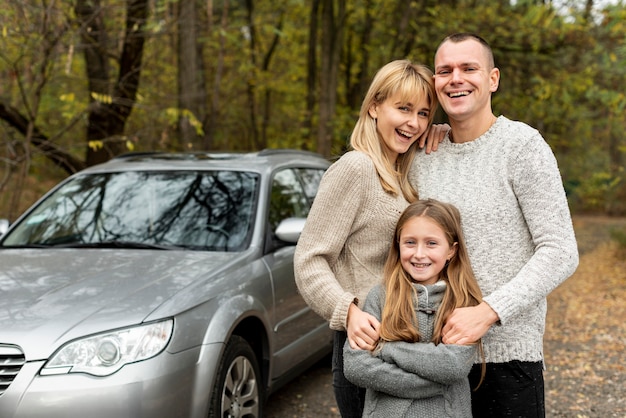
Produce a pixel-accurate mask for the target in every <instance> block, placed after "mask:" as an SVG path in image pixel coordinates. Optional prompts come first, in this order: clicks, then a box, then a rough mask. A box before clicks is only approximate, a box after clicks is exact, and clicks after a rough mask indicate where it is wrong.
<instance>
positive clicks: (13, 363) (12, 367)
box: [0, 345, 26, 396]
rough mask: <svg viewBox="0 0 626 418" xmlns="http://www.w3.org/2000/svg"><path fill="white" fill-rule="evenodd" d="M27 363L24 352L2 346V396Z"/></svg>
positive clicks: (0, 389) (0, 354)
mask: <svg viewBox="0 0 626 418" xmlns="http://www.w3.org/2000/svg"><path fill="white" fill-rule="evenodd" d="M25 362H26V358H25V357H24V353H22V350H20V349H19V348H17V347H15V346H12V345H0V396H2V394H3V393H4V392H5V391H6V390H7V389H8V388H9V385H11V383H12V382H13V380H14V379H15V376H17V374H18V373H19V372H20V369H21V368H22V366H23V365H24V363H25Z"/></svg>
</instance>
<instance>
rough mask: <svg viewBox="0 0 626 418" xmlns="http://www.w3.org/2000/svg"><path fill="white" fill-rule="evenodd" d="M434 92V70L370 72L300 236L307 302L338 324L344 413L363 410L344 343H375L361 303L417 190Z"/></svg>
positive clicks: (373, 324) (403, 65)
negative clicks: (418, 156)
mask: <svg viewBox="0 0 626 418" xmlns="http://www.w3.org/2000/svg"><path fill="white" fill-rule="evenodd" d="M436 107H437V96H436V94H435V91H434V86H433V77H432V72H431V71H430V70H429V69H428V68H427V67H425V66H423V65H419V64H414V63H412V62H410V61H407V60H398V61H392V62H390V63H389V64H387V65H385V66H384V67H382V68H381V69H380V70H379V71H378V73H377V74H376V76H375V77H374V79H373V81H372V83H371V85H370V87H369V90H368V92H367V94H366V96H365V99H364V100H363V103H362V105H361V111H360V114H359V119H358V121H357V122H356V125H355V127H354V131H353V132H352V135H351V137H350V146H351V148H352V150H351V151H349V152H347V153H346V154H344V155H343V156H342V157H341V158H340V159H339V160H338V161H337V162H335V163H334V164H333V165H332V166H331V167H330V168H329V169H328V170H327V172H326V174H325V175H324V177H323V179H322V181H321V183H320V187H319V190H318V193H317V196H316V198H315V201H314V203H313V206H312V208H311V212H310V213H309V216H308V219H307V222H306V225H305V227H304V230H303V232H302V235H301V236H300V240H299V241H298V246H297V248H296V254H295V260H294V262H295V276H296V283H297V285H298V289H299V290H300V293H301V294H302V296H303V298H304V299H305V300H306V302H307V303H308V304H309V305H310V306H311V308H312V309H313V310H314V311H315V312H317V313H318V314H319V315H321V316H322V317H323V318H325V319H326V320H327V321H329V324H330V328H331V329H333V330H335V331H336V332H335V336H334V348H333V366H332V369H333V387H334V390H335V398H336V401H337V405H338V406H339V411H340V413H341V415H342V417H344V418H345V417H361V415H362V413H363V402H364V395H365V390H364V389H362V388H358V387H357V386H355V385H353V384H352V383H350V382H349V381H347V380H346V378H345V376H344V374H343V346H344V343H345V341H346V339H347V340H348V342H349V344H350V346H351V347H352V348H355V349H362V350H372V349H373V348H374V344H375V343H376V341H378V339H379V334H378V327H379V322H378V320H377V319H376V318H375V317H374V316H372V315H370V314H368V313H365V312H363V311H362V310H361V309H360V308H359V300H365V297H366V296H367V293H368V292H369V290H370V289H371V288H372V287H373V286H374V285H375V284H377V283H379V282H380V280H381V277H382V273H383V266H384V263H385V258H386V257H387V253H388V251H389V247H390V243H391V241H392V237H393V234H394V228H395V225H396V222H397V220H398V217H399V216H400V214H401V213H402V212H403V210H404V209H405V208H406V207H407V206H408V205H409V203H411V202H414V201H416V200H417V192H416V190H415V189H414V188H413V187H412V186H411V185H410V183H409V181H408V172H409V168H410V166H411V163H412V161H413V156H414V154H415V152H416V150H417V147H418V145H419V144H418V139H419V138H420V137H421V136H422V135H423V134H424V133H425V132H426V131H427V130H428V128H429V126H430V124H431V122H432V118H433V115H434V113H435V109H436Z"/></svg>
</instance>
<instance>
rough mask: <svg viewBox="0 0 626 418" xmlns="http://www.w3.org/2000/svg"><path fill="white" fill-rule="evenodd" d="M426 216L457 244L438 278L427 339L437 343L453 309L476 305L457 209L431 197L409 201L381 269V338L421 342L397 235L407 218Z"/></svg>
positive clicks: (413, 295)
mask: <svg viewBox="0 0 626 418" xmlns="http://www.w3.org/2000/svg"><path fill="white" fill-rule="evenodd" d="M416 217H426V218H428V219H430V220H432V221H434V222H435V223H436V224H437V225H439V226H440V227H441V229H442V230H443V231H444V233H445V235H446V239H447V241H448V244H449V245H450V246H453V245H454V244H455V243H456V244H457V247H456V253H455V254H454V255H453V256H452V258H451V259H450V262H449V263H448V264H447V265H446V266H445V267H444V268H443V270H442V271H441V274H440V280H444V281H445V282H446V284H447V286H446V290H445V293H444V297H443V300H442V301H441V305H440V306H439V309H437V313H436V314H435V327H434V330H433V337H432V340H431V342H433V343H435V344H439V343H441V340H442V337H443V336H442V330H443V326H444V324H445V322H446V320H447V319H448V317H449V316H450V314H451V313H452V311H453V310H454V309H456V308H461V307H465V306H475V305H478V304H479V303H480V302H481V300H482V293H481V291H480V288H479V287H478V282H477V281H476V277H475V276H474V272H473V270H472V267H471V264H470V260H469V255H468V253H467V246H466V244H465V239H464V237H463V230H462V229H461V215H460V213H459V210H458V209H457V208H456V207H455V206H453V205H451V204H448V203H443V202H439V201H437V200H434V199H428V200H418V201H416V202H414V203H412V204H410V205H409V206H408V207H407V208H406V209H405V210H404V212H403V213H402V215H400V218H399V219H398V223H397V225H396V230H395V235H394V242H393V243H392V245H391V248H390V249H389V254H388V256H387V261H386V263H385V269H384V282H383V283H384V286H385V291H386V294H385V305H384V307H383V312H382V317H381V321H380V322H381V325H380V339H381V341H407V342H417V341H421V336H420V333H419V328H418V323H417V315H416V313H415V308H414V299H415V298H416V297H417V292H416V290H415V287H414V286H413V281H412V279H411V276H409V274H408V273H407V272H406V271H405V270H404V269H403V268H402V263H401V261H400V234H401V233H402V228H403V227H404V225H405V224H406V223H407V222H408V221H409V220H411V219H413V218H416Z"/></svg>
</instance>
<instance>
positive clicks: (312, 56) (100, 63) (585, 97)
mask: <svg viewBox="0 0 626 418" xmlns="http://www.w3.org/2000/svg"><path fill="white" fill-rule="evenodd" d="M459 31H468V32H476V33H478V34H480V35H481V36H483V37H484V38H486V39H487V40H488V41H489V42H490V43H491V45H492V47H493V50H494V56H495V60H496V65H497V66H498V67H499V68H500V70H501V82H500V88H499V90H498V92H497V93H496V94H495V95H494V97H493V106H494V110H495V113H496V114H504V115H506V116H507V117H509V118H511V119H517V120H522V121H524V122H526V123H528V124H530V125H532V126H534V127H536V128H537V129H539V130H540V132H541V133H542V134H543V136H544V137H545V139H546V141H547V142H548V143H549V144H550V146H551V147H552V149H553V151H554V153H555V155H556V157H557V159H558V161H559V165H560V168H561V172H562V175H563V180H564V183H565V188H566V191H567V194H568V199H569V202H570V206H571V207H572V210H573V212H575V213H601V214H608V215H625V214H626V173H625V171H624V159H625V155H626V138H625V136H624V131H625V128H626V111H625V108H626V95H625V88H624V86H625V85H626V8H625V7H624V3H623V2H622V1H621V0H620V1H613V2H610V3H609V2H600V1H593V0H578V1H530V0H517V1H501V0H489V1H487V0H485V1H480V0H473V1H469V0H413V1H410V0H262V1H254V0H126V1H122V0H108V1H107V0H69V1H68V0H38V1H35V0H28V1H25V0H20V1H18V0H6V1H5V2H4V3H3V8H2V9H1V10H0V77H1V80H2V82H0V218H7V219H9V220H11V221H12V220H14V219H15V218H16V217H17V216H18V215H19V214H20V213H21V212H22V211H23V210H24V209H25V208H26V207H28V206H29V205H31V204H32V203H33V202H34V201H35V200H36V199H38V198H39V197H41V196H42V195H43V194H44V193H45V192H46V191H47V190H48V189H50V188H51V187H52V186H53V185H54V184H56V183H57V182H58V181H60V180H62V179H63V178H65V177H67V176H68V175H69V174H71V173H74V172H76V171H78V170H80V169H82V168H84V167H87V166H90V165H93V164H97V163H100V162H104V161H106V160H108V159H110V158H112V157H113V156H116V155H119V154H122V153H125V152H131V151H212V150H229V151H247V150H259V149H263V148H268V147H270V148H277V147H281V148H282V147H289V148H298V149H306V150H311V151H316V152H320V153H322V154H323V155H325V156H326V157H328V158H335V157H337V156H339V155H341V154H342V153H343V152H345V151H346V150H347V147H348V138H349V135H350V132H351V129H352V127H353V125H354V122H355V121H356V119H357V117H358V111H359V107H360V104H361V101H362V98H363V96H364V94H365V91H366V89H367V87H368V85H369V82H370V81H371V78H372V77H373V75H374V73H375V71H376V70H377V69H378V68H379V67H381V66H382V65H384V64H385V63H387V62H388V61H390V60H393V59H399V58H408V59H411V60H414V61H418V62H422V63H425V64H427V65H428V66H429V67H432V62H433V57H434V52H435V49H436V47H437V45H438V44H439V42H440V41H441V40H442V39H443V38H444V37H445V36H446V35H448V34H450V33H453V32H459ZM436 121H438V122H443V121H445V114H443V112H441V111H440V112H439V113H438V115H437V117H436Z"/></svg>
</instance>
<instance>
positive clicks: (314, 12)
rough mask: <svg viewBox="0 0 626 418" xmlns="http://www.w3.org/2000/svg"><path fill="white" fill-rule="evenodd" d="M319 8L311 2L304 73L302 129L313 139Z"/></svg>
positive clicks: (313, 0)
mask: <svg viewBox="0 0 626 418" xmlns="http://www.w3.org/2000/svg"><path fill="white" fill-rule="evenodd" d="M319 8H320V0H311V16H310V18H309V46H308V56H307V72H306V114H305V116H304V122H303V128H304V132H306V134H307V137H309V138H310V139H313V113H314V111H315V103H316V100H317V94H316V89H315V87H316V85H317V22H318V19H319V16H318V13H319ZM308 142H309V141H304V142H303V143H302V148H304V149H306V148H307V147H306V144H307V143H308Z"/></svg>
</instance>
